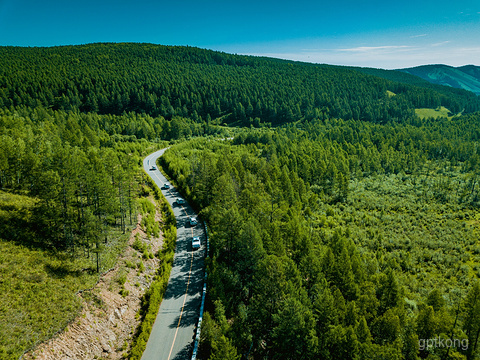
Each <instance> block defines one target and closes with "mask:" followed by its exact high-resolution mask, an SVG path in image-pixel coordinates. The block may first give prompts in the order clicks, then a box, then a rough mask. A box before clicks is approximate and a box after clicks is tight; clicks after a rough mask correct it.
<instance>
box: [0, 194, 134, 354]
mask: <svg viewBox="0 0 480 360" xmlns="http://www.w3.org/2000/svg"><path fill="white" fill-rule="evenodd" d="M34 204H35V200H34V199H31V198H29V197H27V196H23V195H16V194H10V193H6V192H1V191H0V221H1V222H4V223H10V224H22V223H28V222H29V221H30V219H29V215H30V210H31V208H32V206H34ZM18 231H19V233H18V234H19V235H21V231H22V229H21V228H20V229H18ZM28 236H29V234H28V233H25V238H23V239H22V237H21V236H19V237H18V240H17V241H5V240H3V239H1V238H0V359H2V360H3V359H18V358H19V356H20V355H21V354H22V353H23V352H24V351H25V350H28V349H30V348H31V347H33V346H34V345H35V344H36V343H38V342H41V341H44V340H46V339H48V338H50V337H51V336H52V335H53V334H55V333H56V332H57V331H59V330H62V329H63V328H64V327H65V325H67V324H68V323H69V322H70V321H71V320H73V319H74V318H75V317H76V315H77V314H78V312H79V311H80V301H79V298H77V296H75V293H76V292H77V291H79V290H82V289H87V288H91V287H93V286H94V285H95V284H96V282H97V280H98V274H97V273H96V271H95V264H96V259H95V258H94V257H93V256H90V258H86V257H85V256H84V254H83V251H81V253H80V254H75V256H72V254H65V253H59V252H53V251H51V250H47V249H42V248H41V247H40V246H39V245H38V244H35V245H32V244H31V243H29V242H28V238H27V237H28ZM0 237H1V234H0ZM109 239H110V240H109V244H108V245H107V247H106V249H107V250H106V252H105V254H104V255H103V258H102V259H101V260H102V266H101V269H102V271H105V270H107V269H109V268H111V267H113V266H114V264H115V261H116V259H117V257H118V254H119V253H121V252H122V251H123V249H124V248H125V246H126V244H127V241H128V234H127V235H122V234H121V232H120V230H117V229H114V228H112V229H110V234H109Z"/></svg>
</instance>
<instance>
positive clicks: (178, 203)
mask: <svg viewBox="0 0 480 360" xmlns="http://www.w3.org/2000/svg"><path fill="white" fill-rule="evenodd" d="M175 202H176V203H177V205H182V204H185V200H184V199H182V198H176V199H175Z"/></svg>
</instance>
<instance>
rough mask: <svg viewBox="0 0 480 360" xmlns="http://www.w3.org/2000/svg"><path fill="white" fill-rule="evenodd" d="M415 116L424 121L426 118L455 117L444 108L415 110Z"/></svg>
mask: <svg viewBox="0 0 480 360" xmlns="http://www.w3.org/2000/svg"><path fill="white" fill-rule="evenodd" d="M415 114H416V115H417V116H418V117H419V118H422V119H425V118H434V119H437V118H440V117H445V118H448V119H451V118H452V117H454V116H455V115H453V114H452V113H451V112H450V110H448V109H447V108H446V107H444V106H440V107H438V108H436V109H426V108H424V109H415Z"/></svg>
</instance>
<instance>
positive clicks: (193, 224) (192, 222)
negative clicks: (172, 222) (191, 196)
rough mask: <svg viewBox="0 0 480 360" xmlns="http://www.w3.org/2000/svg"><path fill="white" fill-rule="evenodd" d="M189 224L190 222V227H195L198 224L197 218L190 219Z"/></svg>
mask: <svg viewBox="0 0 480 360" xmlns="http://www.w3.org/2000/svg"><path fill="white" fill-rule="evenodd" d="M189 222H190V226H195V225H197V224H198V220H197V218H196V217H193V216H192V217H190V219H189Z"/></svg>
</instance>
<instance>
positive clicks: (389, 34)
mask: <svg viewBox="0 0 480 360" xmlns="http://www.w3.org/2000/svg"><path fill="white" fill-rule="evenodd" d="M92 42H148V43H155V44H164V45H190V46H198V47H202V48H208V49H214V50H221V51H225V52H229V53H237V54H252V55H265V56H272V57H279V58H285V59H292V60H301V61H309V62H316V63H327V64H338V65H354V66H369V67H379V68H386V69H393V68H402V67H410V66H416V65H423V64H432V63H443V64H448V65H453V66H460V65H465V64H475V65H480V1H478V0H458V1H452V0H448V1H446V0H435V1H432V0H416V1H411V0H404V1H398V2H397V1H385V0H382V1H377V0H372V1H369V0H364V1H352V0H333V1H321V0H320V1H303V0H297V1H280V0H279V1H270V0H267V1H261V0H257V1H250V0H248V1H242V2H235V3H234V2H229V1H214V0H204V1H187V0H177V1H175V0H170V1H163V0H162V1H153V0H136V1H129V0H117V1H111V0H105V1H102V0H96V1H91V0H84V1H81V2H80V1H78V0H77V1H71V0H63V1H59V0H44V1H38V0H35V1H34V0H0V45H17V46H54V45H69V44H86V43H92Z"/></svg>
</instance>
